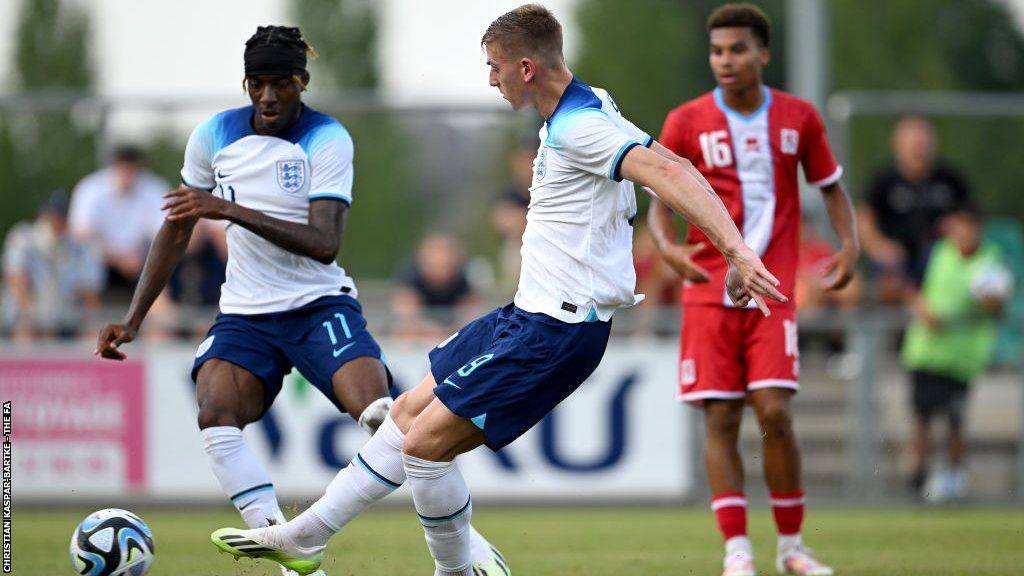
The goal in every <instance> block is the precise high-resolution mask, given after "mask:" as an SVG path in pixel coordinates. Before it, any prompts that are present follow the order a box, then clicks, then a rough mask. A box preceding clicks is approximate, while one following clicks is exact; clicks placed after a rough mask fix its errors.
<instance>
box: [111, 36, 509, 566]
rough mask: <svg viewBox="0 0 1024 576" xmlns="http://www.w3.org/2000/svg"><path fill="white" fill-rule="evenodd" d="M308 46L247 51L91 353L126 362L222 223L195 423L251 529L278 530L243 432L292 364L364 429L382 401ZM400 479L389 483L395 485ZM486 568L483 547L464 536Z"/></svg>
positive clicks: (296, 39) (250, 45)
mask: <svg viewBox="0 0 1024 576" xmlns="http://www.w3.org/2000/svg"><path fill="white" fill-rule="evenodd" d="M307 51H311V49H310V48H309V46H308V45H307V44H306V42H305V41H304V40H303V39H302V36H301V34H300V32H299V30H298V29H297V28H289V27H284V26H265V27H260V28H259V29H258V30H257V32H256V34H254V35H253V36H252V37H251V38H250V39H249V40H248V41H247V42H246V49H245V87H246V90H247V92H248V95H249V98H250V100H251V101H252V105H251V106H245V107H243V108H237V109H234V110H227V111H225V112H221V113H220V114H217V115H215V116H214V117H213V118H211V119H209V120H207V121H206V122H203V123H202V124H200V125H199V126H198V127H197V128H196V129H195V130H194V131H193V133H192V135H191V137H190V138H189V141H188V145H187V147H186V149H185V163H184V167H183V168H182V170H181V179H182V182H183V186H182V187H181V188H180V189H178V190H175V191H173V192H171V193H169V194H167V195H165V198H167V203H166V205H165V206H164V210H166V211H167V216H166V220H165V222H164V223H163V225H162V227H161V229H160V231H159V233H158V235H157V237H156V239H155V240H154V243H153V246H152V249H151V250H150V253H149V256H148V257H147V261H146V265H145V267H144V269H143V272H142V276H141V278H140V282H139V286H138V288H137V289H136V291H135V294H134V297H133V299H132V303H131V305H130V308H129V310H128V313H127V315H126V317H125V320H124V322H123V323H121V324H111V325H108V326H106V327H104V328H103V330H102V331H101V332H100V335H99V341H98V343H97V353H98V354H100V355H101V356H103V357H104V358H110V359H114V360H123V359H124V358H125V355H124V353H123V352H121V351H120V350H118V347H119V346H120V345H121V344H124V343H127V342H131V341H132V340H133V339H134V338H135V335H136V333H137V332H138V330H139V328H140V326H141V324H142V321H143V319H144V318H145V316H146V313H147V312H148V310H149V309H150V306H151V305H152V304H153V301H154V300H155V299H156V297H157V295H158V294H159V293H160V292H161V291H162V290H163V288H164V286H165V285H166V283H167V280H168V278H169V277H170V275H171V272H173V270H174V268H175V267H176V266H177V265H178V262H179V261H180V260H181V256H182V254H183V252H184V250H185V247H186V246H187V245H188V242H189V239H190V237H191V234H192V229H193V227H194V226H195V224H196V222H197V221H198V219H200V218H207V219H212V220H223V221H226V225H227V227H228V229H227V236H228V252H229V258H228V266H227V281H226V282H225V284H224V286H223V287H222V289H221V301H220V310H221V313H220V315H218V317H217V321H216V322H215V323H214V325H213V327H212V328H210V332H209V334H208V336H207V338H206V340H204V341H203V343H202V344H201V345H200V346H199V349H198V351H197V352H196V359H195V362H194V365H193V369H192V378H193V380H195V382H196V397H197V401H198V404H199V417H198V420H199V422H198V423H199V428H200V429H201V433H202V436H203V441H204V446H205V449H206V453H207V455H208V456H209V458H210V463H211V466H212V468H213V472H214V475H215V476H216V477H217V480H218V481H219V482H220V485H221V487H222V488H223V489H224V492H225V494H226V495H227V496H228V497H229V498H230V499H231V502H232V503H233V504H234V505H235V507H236V508H237V509H238V511H239V513H240V514H241V515H242V517H243V519H244V520H245V522H246V523H247V524H248V525H249V526H250V527H253V528H255V527H259V526H267V525H268V524H275V523H283V522H284V520H285V519H284V515H283V514H282V513H281V509H280V506H279V505H278V502H277V497H276V494H275V491H274V486H273V483H272V482H271V478H270V475H269V473H268V472H267V470H266V468H265V467H264V466H263V464H262V462H260V460H259V459H258V458H257V457H256V455H255V453H254V452H253V451H252V450H251V449H250V447H249V446H248V444H247V443H246V442H245V439H244V438H243V436H242V428H244V427H245V426H246V425H248V424H250V423H252V422H255V421H256V420H259V419H260V418H261V417H262V416H263V414H264V412H265V411H266V410H267V409H268V408H269V407H270V405H271V404H272V403H273V401H274V398H275V397H276V396H277V394H278V393H279V392H280V390H281V385H282V378H283V377H284V376H285V375H286V374H288V373H289V372H290V371H291V369H292V367H293V366H294V367H296V368H298V369H299V371H300V372H301V373H302V374H303V375H304V376H305V377H306V378H307V379H308V380H309V381H310V383H311V384H313V385H314V386H315V387H316V388H317V389H318V390H320V391H321V392H322V393H323V394H324V396H325V397H327V398H328V400H330V401H331V402H332V403H333V404H334V405H335V406H336V407H337V408H338V409H339V410H342V411H347V412H348V413H349V414H351V415H352V417H353V418H355V419H357V420H358V421H359V424H360V425H361V426H362V427H363V428H364V429H366V430H367V431H368V432H370V433H371V434H372V433H373V432H374V431H375V430H376V429H377V427H378V426H379V425H380V423H381V422H382V421H383V419H384V417H385V416H386V414H387V411H388V408H389V407H390V406H391V403H392V401H391V396H390V394H389V385H390V382H391V378H390V374H389V373H388V370H387V368H386V367H385V365H384V362H383V357H382V354H381V350H380V347H379V346H378V345H377V343H376V342H375V341H374V339H373V337H372V336H371V335H370V333H369V332H368V331H367V330H366V320H365V319H364V318H363V315H362V309H361V307H360V305H359V302H358V301H357V300H356V295H357V291H356V287H355V283H354V282H353V281H352V279H351V278H350V277H349V276H348V275H347V274H345V271H344V270H343V269H342V268H341V267H339V266H338V264H337V263H336V262H335V257H336V256H337V253H338V249H339V247H340V244H341V237H342V232H343V229H344V223H345V217H346V215H347V212H348V206H349V205H350V204H351V202H352V182H353V169H352V159H353V144H352V139H351V137H350V136H349V134H348V132H347V131H346V130H345V128H344V127H343V126H342V125H341V123H339V122H338V121H337V120H335V119H334V118H331V117H330V116H327V115H325V114H322V113H320V112H317V111H316V110H313V109H312V108H310V107H308V106H306V105H304V104H303V103H302V98H301V94H302V92H303V91H304V90H305V89H306V86H307V85H308V84H309V73H308V72H307V71H306V55H307ZM404 480H405V478H404V475H401V476H399V475H392V476H390V479H389V481H392V482H394V483H395V484H396V485H398V484H401V483H402V482H404ZM474 546H475V547H476V548H477V549H478V550H482V552H481V554H480V556H481V557H482V558H484V561H487V562H489V561H490V557H491V556H492V555H493V554H495V553H496V552H492V551H491V549H490V546H489V545H488V544H487V543H486V541H485V540H483V538H482V537H480V536H479V535H478V534H475V533H474Z"/></svg>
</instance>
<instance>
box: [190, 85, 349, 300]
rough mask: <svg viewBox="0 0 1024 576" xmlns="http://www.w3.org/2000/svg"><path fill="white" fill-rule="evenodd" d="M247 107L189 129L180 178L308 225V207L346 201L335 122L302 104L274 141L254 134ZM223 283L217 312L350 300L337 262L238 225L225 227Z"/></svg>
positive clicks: (343, 149)
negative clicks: (301, 251) (289, 247)
mask: <svg viewBox="0 0 1024 576" xmlns="http://www.w3.org/2000/svg"><path fill="white" fill-rule="evenodd" d="M252 115H253V107H252V106H246V107H244V108H237V109H234V110H227V111H225V112H221V113H220V114H217V115H216V116H214V117H213V118H211V119H209V120H207V121H206V122H203V123H202V124H200V125H199V126H197V127H196V129H195V130H193V132H192V135H191V136H190V137H189V140H188V146H187V147H186V148H185V165H184V167H183V168H182V169H181V180H182V182H184V183H185V185H187V186H189V187H191V188H200V189H203V190H209V191H211V192H212V193H213V194H217V195H219V196H221V197H222V198H224V199H225V200H229V201H231V202H237V203H238V204H241V205H242V206H245V207H247V208H251V209H253V210H259V211H260V212H263V213H264V214H266V215H268V216H271V217H273V218H279V219H281V220H287V221H289V222H301V223H303V224H305V223H307V222H309V201H310V200H314V199H317V198H336V199H338V200H341V201H343V202H345V203H348V204H351V202H352V155H353V148H352V138H351V137H350V136H349V134H348V132H347V131H346V130H345V128H344V127H343V126H342V125H341V123H340V122H338V121H337V120H335V119H334V118H331V117H330V116H327V115H326V114H321V113H320V112H317V111H316V110H313V109H312V108H309V107H308V106H305V105H303V107H302V114H301V116H299V119H298V121H296V123H295V124H293V125H292V126H291V127H289V128H287V129H285V130H284V131H282V132H280V133H278V134H276V135H274V136H261V135H258V134H256V133H255V132H254V131H253V129H252V123H251V119H252ZM227 227H228V228H227V242H228V264H227V280H226V281H225V282H224V285H223V286H222V287H221V297H220V309H221V312H224V313H228V314H262V313H265V312H281V311H285V310H293V309H295V308H299V307H301V306H303V305H305V304H308V303H309V302H312V301H313V300H316V299H317V298H320V297H322V296H329V295H337V294H348V295H350V296H353V297H355V296H356V289H355V284H354V283H353V282H352V279H351V278H349V277H348V275H346V274H345V271H344V270H343V269H342V268H341V267H340V266H338V265H337V264H336V263H334V262H331V263H330V264H321V263H320V262H317V261H316V260H314V259H312V258H308V257H306V256H300V255H298V254H295V253H292V252H289V251H287V250H285V249H284V248H281V247H279V246H277V245H276V244H274V243H272V242H270V241H269V240H265V239H263V238H261V237H260V236H258V235H256V234H255V233H253V232H250V231H249V230H246V229H245V228H243V227H242V226H239V225H237V224H233V223H230V222H229V223H228V224H227Z"/></svg>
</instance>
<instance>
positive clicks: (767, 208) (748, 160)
mask: <svg viewBox="0 0 1024 576" xmlns="http://www.w3.org/2000/svg"><path fill="white" fill-rule="evenodd" d="M708 31H709V35H710V63H711V69H712V71H713V72H714V74H715V78H716V80H717V82H718V87H717V88H715V90H714V91H712V92H711V93H708V94H705V95H704V96H701V97H699V98H697V99H695V100H692V101H690V102H687V103H685V104H683V105H682V106H679V107H678V108H676V109H675V110H673V111H672V112H670V113H669V115H668V117H667V118H666V120H665V126H664V128H663V130H662V133H661V138H659V142H660V143H661V144H662V145H664V146H665V147H666V148H668V149H670V150H672V151H673V152H675V153H676V154H677V155H679V156H681V157H683V158H686V159H688V160H690V161H691V162H692V163H693V164H694V165H695V166H696V168H697V169H698V170H699V171H700V173H701V174H703V175H704V177H705V178H706V179H707V180H708V182H709V183H710V184H711V185H712V187H713V188H714V189H715V192H717V193H718V195H719V196H720V198H721V199H722V202H723V203H724V204H725V206H726V208H727V209H728V211H729V214H730V215H731V216H732V218H733V220H734V221H735V223H736V225H737V227H738V228H739V229H740V230H741V231H742V232H743V237H744V240H745V241H746V243H747V244H748V245H749V246H750V247H752V248H753V249H754V250H755V251H756V252H758V254H759V255H760V256H761V258H762V259H763V261H764V263H765V265H766V266H767V267H768V268H769V269H770V270H772V271H773V272H774V273H775V274H776V276H777V277H778V279H779V280H780V282H781V285H780V287H779V288H780V290H781V291H782V293H783V294H784V295H786V296H787V297H788V298H789V302H788V303H782V302H771V303H770V306H771V312H772V313H771V314H770V315H768V316H766V315H764V314H762V313H761V312H759V311H758V310H757V309H756V308H755V307H754V306H752V304H753V303H750V304H751V305H750V306H747V307H746V308H737V307H735V306H733V304H732V303H731V301H730V299H729V297H728V296H727V295H726V292H725V282H724V281H725V275H726V265H725V260H724V259H723V258H722V257H721V255H719V254H718V252H716V251H715V250H714V249H713V248H712V247H711V246H710V244H709V242H708V241H707V238H705V237H704V235H703V234H702V233H701V232H700V231H699V230H697V229H695V228H691V229H690V231H689V233H688V236H687V239H686V243H685V244H676V243H675V233H674V226H673V223H672V219H671V214H670V212H669V210H668V209H667V208H666V207H665V206H664V205H662V204H661V203H659V202H657V201H656V200H655V201H654V202H653V203H652V208H651V212H650V214H649V221H650V229H651V232H652V234H653V235H654V238H655V241H656V243H657V244H658V247H659V250H660V251H661V253H662V256H663V257H664V258H665V259H666V260H667V261H668V263H669V264H671V265H672V266H673V268H675V269H676V270H677V271H679V272H680V273H681V274H682V275H683V276H684V278H685V279H686V282H685V285H684V289H683V311H684V312H683V330H682V342H681V350H680V363H679V384H678V388H677V397H678V398H679V399H680V400H682V401H685V402H689V403H692V404H694V405H697V406H699V407H701V408H702V409H703V412H704V415H705V422H706V426H707V448H706V463H707V470H708V479H709V484H710V487H711V492H712V497H713V499H712V505H711V507H712V510H714V512H715V516H716V518H717V520H718V524H719V527H720V528H721V530H722V534H723V536H724V537H725V540H726V554H725V561H724V568H725V572H724V575H725V576H754V574H756V569H755V567H754V554H753V549H752V547H751V544H750V540H749V539H748V538H747V533H746V524H747V520H746V499H745V497H744V491H743V469H742V462H741V460H740V454H739V449H738V445H737V442H738V437H739V427H740V421H741V418H742V415H743V408H744V405H745V404H747V403H749V404H751V405H753V407H754V410H755V412H756V415H757V419H758V423H759V424H760V427H761V431H762V439H763V447H764V463H765V464H764V467H765V470H764V472H765V480H766V482H767V484H768V488H769V491H770V493H771V504H772V511H773V513H774V517H775V522H776V525H777V528H778V533H779V542H778V548H777V555H776V564H777V568H778V570H779V571H780V572H788V573H791V574H801V575H811V576H827V575H831V574H832V573H833V571H832V569H831V568H830V567H828V566H826V565H824V564H822V563H821V562H819V561H818V560H816V559H815V558H814V557H813V556H812V555H811V552H810V550H809V549H808V548H806V547H805V546H804V545H803V542H802V540H801V537H800V529H801V524H802V522H803V516H804V492H803V489H802V487H801V480H800V454H799V449H798V447H797V443H796V439H795V437H794V434H793V429H792V424H791V414H790V398H791V397H792V396H793V394H795V393H796V392H797V391H798V390H799V388H800V385H799V370H800V368H799V366H800V364H799V352H798V349H797V328H796V315H795V310H794V305H793V302H794V298H793V288H794V282H795V277H796V267H797V261H798V241H799V233H800V196H799V182H798V175H797V166H798V165H799V166H803V169H804V173H805V176H806V178H807V181H808V183H809V184H810V185H811V186H816V187H820V188H821V191H822V195H823V197H824V200H825V206H826V208H827V210H828V214H829V218H830V220H831V222H832V225H833V228H834V229H835V231H836V233H837V235H838V236H839V238H840V240H841V241H842V248H841V249H840V250H839V251H838V252H837V253H836V255H835V257H834V258H833V259H832V261H831V262H830V264H829V266H828V267H827V269H826V270H825V275H824V277H823V278H822V282H824V284H825V288H826V289H830V290H835V289H839V288H842V287H843V286H845V285H846V284H847V283H848V282H849V281H850V279H851V277H852V274H853V269H854V265H855V263H856V260H857V254H858V245H857V238H856V233H855V226H854V216H853V211H852V209H851V207H850V200H849V197H848V196H847V194H846V192H845V190H844V189H843V187H842V185H841V184H840V183H839V179H840V177H841V176H842V172H843V171H842V167H841V166H839V165H838V164H837V163H836V161H835V158H833V156H832V152H831V151H830V150H829V146H828V141H827V140H826V137H825V127H824V125H823V123H822V121H821V118H820V117H819V115H818V112H817V111H816V110H815V109H814V107H813V106H812V105H811V104H810V103H808V102H806V101H804V100H800V99H798V98H796V97H794V96H791V95H789V94H786V93H785V92H781V91H779V90H774V89H771V88H768V87H766V86H764V85H762V84H761V72H762V68H763V67H764V66H765V65H766V64H767V63H768V43H769V34H770V31H769V24H768V21H767V19H766V18H765V16H764V14H763V13H762V12H761V11H760V9H758V8H757V7H755V6H752V5H749V4H730V5H725V6H722V7H720V8H718V9H717V10H715V11H714V12H713V13H712V14H711V16H710V17H709V19H708Z"/></svg>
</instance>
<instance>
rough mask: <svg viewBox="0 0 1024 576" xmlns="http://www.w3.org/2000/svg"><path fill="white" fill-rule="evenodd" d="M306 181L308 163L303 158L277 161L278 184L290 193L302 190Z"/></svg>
mask: <svg viewBox="0 0 1024 576" xmlns="http://www.w3.org/2000/svg"><path fill="white" fill-rule="evenodd" d="M305 183H306V163H305V162H304V161H302V160H287V161H280V162H278V163H277V184H278V186H280V187H281V189H282V190H284V191H285V192H288V193H290V194H291V193H295V192H298V191H299V190H302V185H303V184H305Z"/></svg>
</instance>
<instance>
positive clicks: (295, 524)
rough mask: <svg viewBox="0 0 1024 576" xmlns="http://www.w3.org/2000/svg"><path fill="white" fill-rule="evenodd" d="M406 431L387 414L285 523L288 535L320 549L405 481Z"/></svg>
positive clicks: (309, 546) (292, 538) (296, 540)
mask: <svg viewBox="0 0 1024 576" xmlns="http://www.w3.org/2000/svg"><path fill="white" fill-rule="evenodd" d="M404 439H405V434H402V431H401V430H400V429H399V428H398V425H397V424H395V421H394V420H392V419H391V416H390V415H388V416H387V417H385V418H384V422H383V423H382V424H381V425H380V428H379V429H378V430H377V433H376V434H374V435H373V437H372V438H370V440H369V441H368V442H367V443H366V444H365V445H364V446H363V448H362V449H361V450H359V453H358V454H356V457H355V458H353V459H352V462H351V463H350V464H349V465H348V466H346V467H345V468H343V469H342V470H341V471H340V472H338V474H337V476H335V477H334V480H332V481H331V483H330V485H328V486H327V490H326V492H325V493H324V495H323V496H321V497H320V499H319V500H317V501H316V502H314V503H313V505H312V506H310V507H309V508H308V509H307V510H306V511H305V512H303V513H302V514H299V515H298V516H296V517H295V518H294V519H293V520H292V521H291V522H289V523H288V524H286V525H285V527H286V529H287V534H288V537H289V538H291V540H293V541H294V542H295V543H296V544H298V545H299V546H302V547H303V548H307V549H314V548H320V549H322V548H323V547H324V546H326V545H327V541H328V540H329V539H330V538H331V536H333V535H334V534H335V533H336V532H338V531H339V530H341V529H342V528H344V527H345V525H346V524H348V523H349V522H351V521H352V519H353V518H355V517H356V516H358V515H359V513H361V512H362V511H363V510H366V509H367V508H368V507H369V506H370V505H371V504H373V503H374V502H376V501H378V500H380V499H381V498H383V497H385V496H387V495H388V494H391V493H392V492H394V491H395V489H396V488H398V487H399V486H401V485H402V484H403V483H404V482H405V470H404V469H403V467H402V441H403V440H404Z"/></svg>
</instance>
